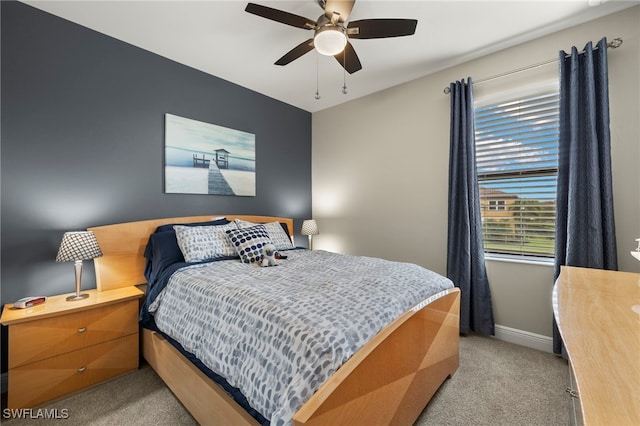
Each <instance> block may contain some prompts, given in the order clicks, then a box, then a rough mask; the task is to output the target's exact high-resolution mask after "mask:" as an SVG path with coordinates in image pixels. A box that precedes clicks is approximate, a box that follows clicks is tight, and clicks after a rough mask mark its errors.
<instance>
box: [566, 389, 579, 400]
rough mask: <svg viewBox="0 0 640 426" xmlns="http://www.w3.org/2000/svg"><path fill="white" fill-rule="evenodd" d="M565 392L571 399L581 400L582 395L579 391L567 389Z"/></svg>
mask: <svg viewBox="0 0 640 426" xmlns="http://www.w3.org/2000/svg"><path fill="white" fill-rule="evenodd" d="M565 392H567V393H568V394H569V396H571V398H580V394H578V391H577V390H574V389H571V388H566V389H565Z"/></svg>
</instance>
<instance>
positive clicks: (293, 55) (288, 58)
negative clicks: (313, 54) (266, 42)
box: [275, 38, 313, 65]
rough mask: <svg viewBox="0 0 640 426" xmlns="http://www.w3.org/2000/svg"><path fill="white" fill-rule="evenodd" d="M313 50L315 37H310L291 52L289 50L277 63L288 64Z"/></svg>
mask: <svg viewBox="0 0 640 426" xmlns="http://www.w3.org/2000/svg"><path fill="white" fill-rule="evenodd" d="M312 50H313V39H312V38H310V39H309V40H307V41H303V42H302V43H300V44H299V45H297V46H296V47H294V48H293V49H291V50H290V51H289V52H287V53H286V54H285V55H284V56H283V57H282V58H280V59H278V60H277V61H276V63H275V65H287V64H288V63H289V62H293V61H295V60H296V59H298V58H299V57H300V56H302V55H304V54H305V53H308V52H310V51H312Z"/></svg>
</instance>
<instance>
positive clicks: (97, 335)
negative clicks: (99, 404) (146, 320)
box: [0, 286, 143, 408]
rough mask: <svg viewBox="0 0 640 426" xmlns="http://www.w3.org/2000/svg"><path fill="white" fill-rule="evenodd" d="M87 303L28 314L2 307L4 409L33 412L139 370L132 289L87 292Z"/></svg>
mask: <svg viewBox="0 0 640 426" xmlns="http://www.w3.org/2000/svg"><path fill="white" fill-rule="evenodd" d="M83 293H89V295H90V296H89V298H87V299H84V300H79V301H72V302H69V301H66V300H65V298H66V296H67V295H60V296H52V297H48V298H47V301H46V303H44V304H42V305H37V306H34V307H31V308H27V309H16V308H14V307H13V305H12V304H7V305H6V306H5V308H4V310H3V312H2V318H1V319H0V322H1V323H2V324H3V325H6V326H8V327H9V348H8V349H9V390H8V393H9V394H8V402H7V405H8V407H9V408H33V407H36V406H38V405H41V404H43V403H45V402H47V401H50V400H53V399H56V398H59V397H61V396H64V395H67V394H69V393H72V392H75V391H78V390H81V389H83V388H85V387H88V386H91V385H94V384H96V383H99V382H101V381H104V380H106V379H109V378H112V377H115V376H118V375H120V374H124V373H126V372H129V371H133V370H136V369H137V368H138V361H139V333H138V330H139V328H138V307H139V298H140V297H142V295H143V293H142V292H141V291H140V290H139V289H138V288H136V287H133V286H132V287H123V288H120V289H116V290H109V291H102V292H99V291H96V290H88V291H83Z"/></svg>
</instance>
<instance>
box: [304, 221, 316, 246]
mask: <svg viewBox="0 0 640 426" xmlns="http://www.w3.org/2000/svg"><path fill="white" fill-rule="evenodd" d="M301 234H302V235H308V236H309V250H313V236H314V235H318V234H319V232H318V224H317V223H316V221H315V220H313V219H308V220H305V221H304V222H302V232H301Z"/></svg>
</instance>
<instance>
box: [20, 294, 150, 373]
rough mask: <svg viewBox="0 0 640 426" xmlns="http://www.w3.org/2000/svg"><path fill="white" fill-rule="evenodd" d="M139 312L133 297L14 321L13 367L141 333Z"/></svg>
mask: <svg viewBox="0 0 640 426" xmlns="http://www.w3.org/2000/svg"><path fill="white" fill-rule="evenodd" d="M69 303H73V302H69ZM137 316H138V301H137V300H130V301H127V302H123V303H116V304H113V305H107V306H103V307H99V308H96V309H91V310H87V311H81V312H76V313H70V314H67V315H61V316H56V317H52V318H45V319H41V320H34V321H29V322H24V323H19V324H14V325H12V326H11V327H10V328H9V368H10V369H11V368H15V367H18V366H21V365H25V364H29V363H33V362H36V361H40V360H44V359H46V358H49V357H52V356H56V355H61V354H64V353H68V352H72V351H75V350H78V349H81V348H84V347H87V346H91V345H95V344H98V343H102V342H106V341H108V340H113V339H116V338H119V337H122V336H126V335H129V334H133V333H137V331H138V321H137Z"/></svg>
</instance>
